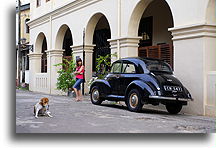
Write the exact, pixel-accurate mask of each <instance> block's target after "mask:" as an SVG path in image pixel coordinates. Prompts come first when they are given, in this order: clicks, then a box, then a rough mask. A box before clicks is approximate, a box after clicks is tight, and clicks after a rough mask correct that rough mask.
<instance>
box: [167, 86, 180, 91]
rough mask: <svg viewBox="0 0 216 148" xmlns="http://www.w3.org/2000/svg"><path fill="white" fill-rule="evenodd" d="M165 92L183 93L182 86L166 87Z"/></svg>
mask: <svg viewBox="0 0 216 148" xmlns="http://www.w3.org/2000/svg"><path fill="white" fill-rule="evenodd" d="M164 90H165V91H171V92H182V87H180V86H164Z"/></svg>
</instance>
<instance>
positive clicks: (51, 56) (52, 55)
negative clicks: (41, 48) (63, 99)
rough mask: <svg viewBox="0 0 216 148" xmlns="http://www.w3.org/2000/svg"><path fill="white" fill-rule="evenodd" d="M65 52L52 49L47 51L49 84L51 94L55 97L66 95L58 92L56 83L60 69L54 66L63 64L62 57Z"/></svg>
mask: <svg viewBox="0 0 216 148" xmlns="http://www.w3.org/2000/svg"><path fill="white" fill-rule="evenodd" d="M63 52H64V50H62V49H52V50H48V51H47V66H48V71H47V73H48V75H49V76H48V84H49V89H50V94H54V95H62V94H65V93H64V92H61V91H59V90H57V89H56V88H57V87H56V83H57V78H58V73H57V72H58V70H59V69H60V67H56V66H54V65H56V64H59V63H62V57H63Z"/></svg>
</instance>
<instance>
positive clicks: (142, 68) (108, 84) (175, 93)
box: [90, 58, 193, 114]
mask: <svg viewBox="0 0 216 148" xmlns="http://www.w3.org/2000/svg"><path fill="white" fill-rule="evenodd" d="M90 95H91V102H92V103H93V104H95V105H100V104H101V103H102V102H103V101H104V100H109V101H125V103H126V105H127V107H128V109H129V110H130V111H134V112H139V111H140V110H141V109H142V107H143V105H144V104H152V105H159V104H160V103H161V104H164V105H165V106H166V109H167V111H168V112H169V113H171V114H178V113H179V112H180V111H181V109H182V106H183V105H187V102H188V101H191V100H193V99H192V97H191V94H190V93H189V91H188V90H187V89H186V88H185V87H184V86H183V85H182V83H181V82H180V81H179V80H178V79H177V78H176V77H175V76H174V75H173V71H172V68H171V67H170V65H169V64H167V63H166V62H164V61H162V60H158V59H150V58H124V59H121V60H118V61H116V62H114V63H113V64H112V68H111V72H110V73H109V74H108V75H107V76H106V77H105V78H104V79H98V80H96V81H94V82H93V83H92V85H91V87H90Z"/></svg>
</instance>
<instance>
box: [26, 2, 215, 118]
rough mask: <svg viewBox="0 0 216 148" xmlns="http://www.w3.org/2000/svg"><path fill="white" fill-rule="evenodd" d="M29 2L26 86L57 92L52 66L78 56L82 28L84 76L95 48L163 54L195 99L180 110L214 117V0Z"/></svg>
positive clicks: (127, 54) (88, 76) (89, 74)
mask: <svg viewBox="0 0 216 148" xmlns="http://www.w3.org/2000/svg"><path fill="white" fill-rule="evenodd" d="M30 3H31V5H30V7H31V8H30V10H31V14H30V17H31V18H30V19H31V21H30V23H29V26H30V44H32V45H33V46H34V50H33V52H31V53H30V54H29V59H30V90H32V91H36V92H43V93H48V94H60V92H59V91H58V90H56V82H57V77H58V74H57V71H58V68H57V67H55V66H54V65H55V64H58V63H61V62H62V58H63V57H64V56H65V57H67V56H70V55H71V53H72V55H73V56H75V57H77V56H79V57H81V58H82V56H83V30H85V34H86V36H85V48H84V49H85V54H86V55H85V67H86V81H88V80H90V79H91V77H92V73H93V71H94V67H95V57H97V55H98V54H103V53H100V52H99V51H98V50H99V49H100V50H101V51H102V50H104V51H106V53H109V52H110V53H113V54H114V53H115V54H117V57H113V58H112V60H116V59H119V58H123V57H138V56H141V57H142V56H143V57H145V56H147V57H159V58H162V59H163V58H164V59H166V60H167V62H169V63H170V64H171V65H172V66H173V69H174V74H175V75H176V76H177V77H178V78H179V79H180V81H181V82H182V83H183V84H184V85H185V86H186V87H187V88H188V90H189V91H190V92H191V94H192V96H193V98H194V101H193V102H191V103H189V105H188V106H187V107H185V108H184V109H183V111H182V112H185V113H190V114H197V115H208V116H215V90H216V60H215V59H216V49H215V48H216V40H215V39H216V17H215V15H216V14H215V0H190V1H188V0H181V1H180V0H70V1H69V0H64V1H62V0H46V1H43V0H31V2H30ZM97 35H98V36H99V37H97ZM99 38H101V40H100V39H99ZM99 40H100V41H99ZM102 47H103V48H102ZM163 51H164V52H163ZM85 91H86V92H88V88H85Z"/></svg>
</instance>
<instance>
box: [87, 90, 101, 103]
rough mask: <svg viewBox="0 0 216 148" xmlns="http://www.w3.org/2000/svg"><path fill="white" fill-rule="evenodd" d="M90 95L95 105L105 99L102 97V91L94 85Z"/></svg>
mask: <svg viewBox="0 0 216 148" xmlns="http://www.w3.org/2000/svg"><path fill="white" fill-rule="evenodd" d="M90 97H91V102H92V104H94V105H100V104H101V103H102V102H103V100H102V99H101V97H100V92H99V89H98V87H97V86H94V87H93V88H92V89H91V93H90Z"/></svg>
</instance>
